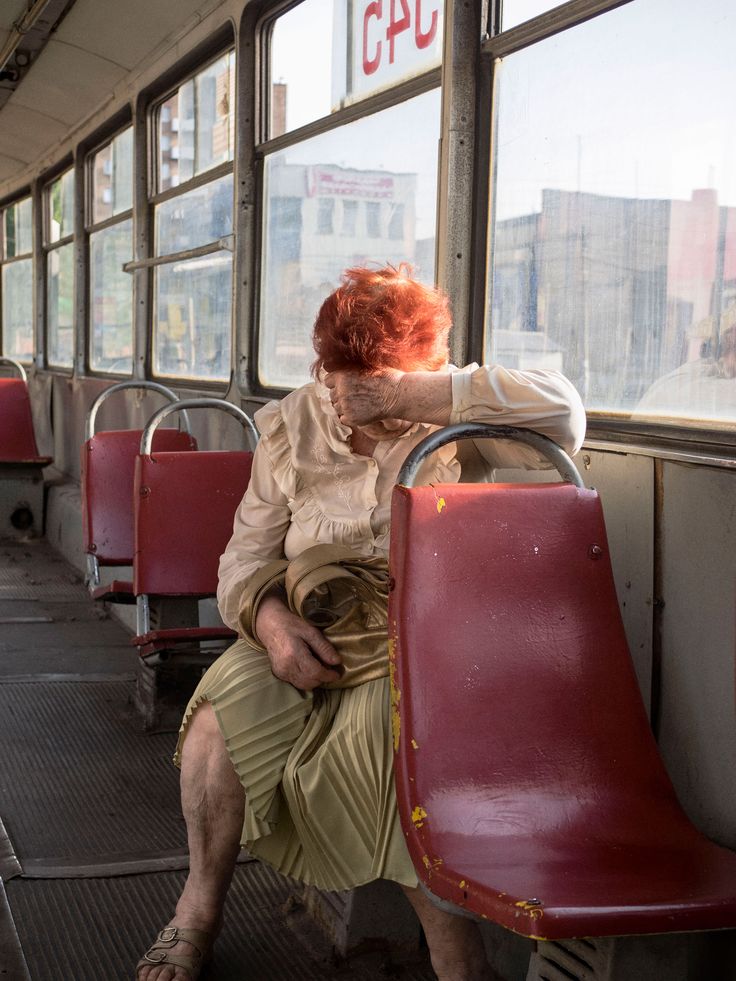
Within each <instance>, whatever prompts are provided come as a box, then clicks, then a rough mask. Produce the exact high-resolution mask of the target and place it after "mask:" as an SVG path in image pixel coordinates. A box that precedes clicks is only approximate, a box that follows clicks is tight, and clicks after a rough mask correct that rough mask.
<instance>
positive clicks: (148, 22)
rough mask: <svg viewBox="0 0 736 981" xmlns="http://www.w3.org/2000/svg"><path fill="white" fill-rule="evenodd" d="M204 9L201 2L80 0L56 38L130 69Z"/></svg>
mask: <svg viewBox="0 0 736 981" xmlns="http://www.w3.org/2000/svg"><path fill="white" fill-rule="evenodd" d="M202 6H203V3H202V0H156V2H153V3H152V2H151V0H126V2H124V3H123V2H121V0H93V2H92V0H77V2H76V3H75V5H74V6H73V7H72V9H71V10H70V12H69V13H68V14H67V16H66V17H65V18H64V20H63V21H62V23H61V26H60V27H59V29H58V31H57V32H56V35H55V36H56V38H57V39H58V40H60V41H67V42H68V43H69V44H74V45H76V46H77V47H81V48H84V49H85V50H87V51H90V52H92V53H94V54H97V55H99V56H100V57H102V58H107V59H109V60H110V61H113V62H115V63H116V64H118V65H121V66H122V67H124V68H127V69H131V68H135V66H136V65H138V64H139V63H140V62H141V61H142V60H143V59H144V58H145V56H146V55H147V54H148V53H149V52H151V51H152V50H153V49H154V48H155V47H156V46H157V45H159V44H160V43H161V41H163V40H164V39H165V38H167V37H169V36H170V35H171V34H173V33H175V32H176V31H177V29H178V28H180V27H181V26H183V25H184V24H186V22H187V21H188V20H189V18H190V17H191V16H192V15H193V14H194V13H195V12H196V11H197V9H198V8H200V7H202ZM131 25H135V29H133V30H131Z"/></svg>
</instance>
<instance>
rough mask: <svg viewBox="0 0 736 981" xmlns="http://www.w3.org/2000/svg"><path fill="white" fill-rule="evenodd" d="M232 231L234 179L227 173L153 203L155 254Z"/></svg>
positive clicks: (192, 244) (178, 248) (212, 238)
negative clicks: (154, 205) (154, 212)
mask: <svg viewBox="0 0 736 981" xmlns="http://www.w3.org/2000/svg"><path fill="white" fill-rule="evenodd" d="M232 230H233V178H232V174H226V175H225V176H224V177H220V178H219V179H218V180H216V181H212V183H210V184H203V185H202V186H201V187H195V188H192V190H191V191H186V192H185V193H184V194H180V195H179V196H178V197H174V198H169V200H168V201H163V202H162V203H161V204H159V205H157V206H156V255H157V256H158V255H169V254H170V253H172V252H183V251H184V249H193V248H196V246H198V245H207V243H208V242H216V241H217V240H218V239H220V238H223V237H224V236H225V235H230V233H231V232H232Z"/></svg>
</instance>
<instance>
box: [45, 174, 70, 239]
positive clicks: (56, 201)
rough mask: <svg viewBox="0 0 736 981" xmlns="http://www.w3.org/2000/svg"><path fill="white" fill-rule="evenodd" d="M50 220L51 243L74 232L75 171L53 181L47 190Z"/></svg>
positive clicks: (48, 233)
mask: <svg viewBox="0 0 736 981" xmlns="http://www.w3.org/2000/svg"><path fill="white" fill-rule="evenodd" d="M47 201H48V220H49V225H48V229H47V232H46V241H47V243H49V244H51V243H53V242H58V241H59V239H62V238H66V236H67V235H73V234H74V171H73V170H67V172H66V173H65V174H62V176H61V177H60V178H59V179H58V180H55V181H54V182H53V184H51V185H50V186H49V188H48V190H47Z"/></svg>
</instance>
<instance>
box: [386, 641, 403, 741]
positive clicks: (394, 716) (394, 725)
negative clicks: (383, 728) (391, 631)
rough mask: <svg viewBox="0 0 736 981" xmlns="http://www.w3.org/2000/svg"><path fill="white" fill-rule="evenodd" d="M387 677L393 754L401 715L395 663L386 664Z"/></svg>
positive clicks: (397, 739)
mask: <svg viewBox="0 0 736 981" xmlns="http://www.w3.org/2000/svg"><path fill="white" fill-rule="evenodd" d="M390 656H391V642H390V641H389V657H390ZM388 676H389V681H390V682H391V732H392V733H393V737H394V753H398V751H399V740H400V739H401V713H400V712H399V702H400V701H401V692H400V691H399V689H398V687H397V685H396V662H395V661H389V662H388Z"/></svg>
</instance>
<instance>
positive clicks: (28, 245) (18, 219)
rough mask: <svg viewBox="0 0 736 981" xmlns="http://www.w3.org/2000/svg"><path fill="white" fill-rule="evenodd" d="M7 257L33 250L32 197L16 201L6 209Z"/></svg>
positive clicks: (10, 257)
mask: <svg viewBox="0 0 736 981" xmlns="http://www.w3.org/2000/svg"><path fill="white" fill-rule="evenodd" d="M4 220H5V258H6V259H12V258H13V257H14V256H17V255H24V254H25V253H27V252H31V251H32V250H33V206H32V204H31V199H30V198H23V200H22V201H16V202H15V204H11V205H10V207H8V208H6V209H5V212H4Z"/></svg>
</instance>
